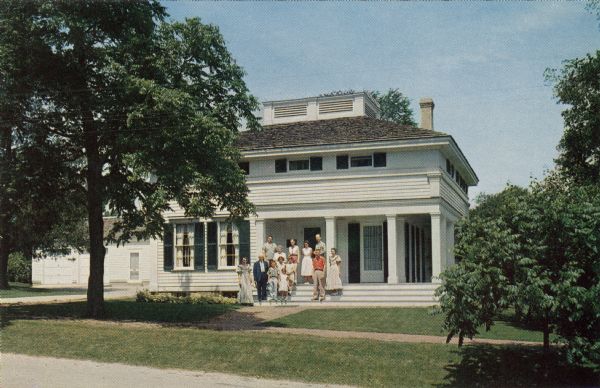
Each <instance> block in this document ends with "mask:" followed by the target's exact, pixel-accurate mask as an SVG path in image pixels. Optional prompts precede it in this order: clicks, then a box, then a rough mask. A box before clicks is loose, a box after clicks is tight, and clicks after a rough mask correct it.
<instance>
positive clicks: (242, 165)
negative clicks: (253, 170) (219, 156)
mask: <svg viewBox="0 0 600 388" xmlns="http://www.w3.org/2000/svg"><path fill="white" fill-rule="evenodd" d="M238 165H239V166H240V169H242V170H243V171H244V173H245V174H246V175H249V174H250V162H240V163H239V164H238Z"/></svg>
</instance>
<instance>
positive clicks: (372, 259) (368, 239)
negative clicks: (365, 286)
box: [360, 224, 384, 283]
mask: <svg viewBox="0 0 600 388" xmlns="http://www.w3.org/2000/svg"><path fill="white" fill-rule="evenodd" d="M361 226H362V235H361V240H362V244H361V245H362V247H363V250H362V266H361V273H360V278H361V281H362V282H365V283H381V282H383V281H384V270H383V224H364V225H361Z"/></svg>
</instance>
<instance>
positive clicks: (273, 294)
mask: <svg viewBox="0 0 600 388" xmlns="http://www.w3.org/2000/svg"><path fill="white" fill-rule="evenodd" d="M267 276H268V277H269V280H268V283H267V290H268V291H269V302H272V301H277V279H278V278H279V271H277V264H276V263H275V260H273V259H271V260H269V270H268V271H267Z"/></svg>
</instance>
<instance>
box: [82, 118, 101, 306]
mask: <svg viewBox="0 0 600 388" xmlns="http://www.w3.org/2000/svg"><path fill="white" fill-rule="evenodd" d="M92 123H93V119H92V114H91V112H89V111H88V112H84V131H85V133H86V135H85V136H86V142H85V143H86V147H85V148H86V157H87V209H88V225H89V236H90V277H89V279H88V290H87V313H88V315H89V316H90V317H93V318H100V317H102V316H104V254H105V252H106V249H105V248H104V220H103V219H102V209H103V203H102V191H103V190H102V163H101V161H100V155H99V150H98V136H97V133H96V132H95V131H94V127H93V124H92Z"/></svg>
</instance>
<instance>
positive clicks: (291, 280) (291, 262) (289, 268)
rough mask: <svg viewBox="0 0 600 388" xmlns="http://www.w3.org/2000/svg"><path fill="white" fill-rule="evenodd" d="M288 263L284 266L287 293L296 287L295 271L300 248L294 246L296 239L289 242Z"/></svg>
mask: <svg viewBox="0 0 600 388" xmlns="http://www.w3.org/2000/svg"><path fill="white" fill-rule="evenodd" d="M288 252H289V255H288V261H287V263H286V265H285V272H286V273H287V276H288V286H289V291H292V289H293V288H294V286H295V285H296V270H297V268H298V256H299V254H300V248H298V245H296V239H294V238H293V239H291V240H290V247H289V248H288Z"/></svg>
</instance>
